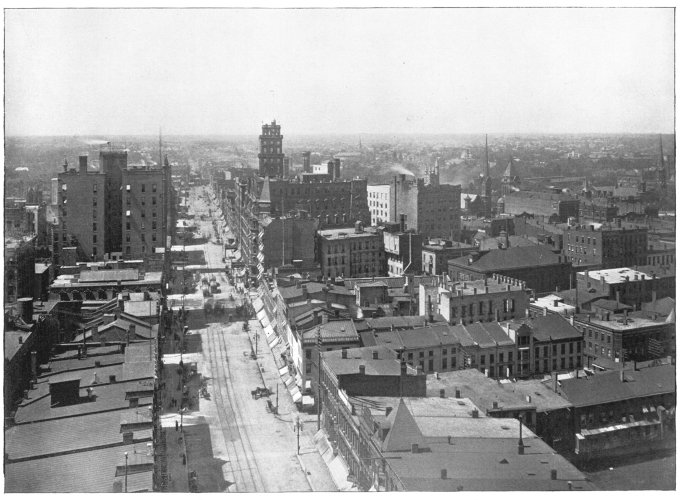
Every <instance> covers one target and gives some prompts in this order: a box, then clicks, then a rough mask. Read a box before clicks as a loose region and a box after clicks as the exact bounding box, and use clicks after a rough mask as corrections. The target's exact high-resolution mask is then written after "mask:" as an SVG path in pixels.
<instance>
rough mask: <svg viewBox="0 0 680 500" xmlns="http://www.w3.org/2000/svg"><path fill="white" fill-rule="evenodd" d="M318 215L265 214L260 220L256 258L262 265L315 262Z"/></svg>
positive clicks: (296, 265) (306, 264)
mask: <svg viewBox="0 0 680 500" xmlns="http://www.w3.org/2000/svg"><path fill="white" fill-rule="evenodd" d="M318 225H319V221H318V220H317V219H308V218H300V217H277V218H275V219H272V218H271V217H268V216H265V217H263V218H261V219H260V220H259V228H260V237H259V242H260V248H258V250H259V251H258V261H259V263H260V264H261V266H262V267H263V268H264V269H271V268H273V267H276V268H281V267H284V266H294V267H297V268H301V267H304V268H307V267H309V266H313V265H314V260H315V259H314V257H315V253H314V237H315V235H316V230H317V228H318Z"/></svg>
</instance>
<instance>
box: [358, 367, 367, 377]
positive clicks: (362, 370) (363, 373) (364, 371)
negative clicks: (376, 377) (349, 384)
mask: <svg viewBox="0 0 680 500" xmlns="http://www.w3.org/2000/svg"><path fill="white" fill-rule="evenodd" d="M359 375H366V365H359Z"/></svg>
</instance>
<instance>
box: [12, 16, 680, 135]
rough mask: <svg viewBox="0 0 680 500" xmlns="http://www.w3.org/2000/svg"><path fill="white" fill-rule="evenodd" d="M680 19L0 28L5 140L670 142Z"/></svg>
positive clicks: (188, 21) (181, 19)
mask: <svg viewBox="0 0 680 500" xmlns="http://www.w3.org/2000/svg"><path fill="white" fill-rule="evenodd" d="M673 16H674V13H673V10H672V9H670V8H656V9H651V8H650V9H644V8H643V9H559V8H548V9H476V8H475V9H460V8H455V9H420V8H416V9H284V10H275V9H190V10H189V9H56V10H55V9H51V10H40V9H26V10H23V9H22V10H17V9H15V10H5V133H6V135H92V134H100V135H107V134H108V135H137V134H157V133H158V130H159V127H162V129H163V134H164V135H165V134H168V135H175V134H177V135H179V134H197V135H201V134H218V135H231V134H248V135H250V134H253V133H256V132H257V131H259V128H260V126H261V124H262V123H264V122H269V121H271V120H272V119H276V120H277V122H279V123H281V124H282V132H283V134H284V135H286V134H354V133H374V134H375V133H390V134H416V133H417V134H456V133H484V132H486V133H671V132H673V130H674V120H675V115H674V17H673Z"/></svg>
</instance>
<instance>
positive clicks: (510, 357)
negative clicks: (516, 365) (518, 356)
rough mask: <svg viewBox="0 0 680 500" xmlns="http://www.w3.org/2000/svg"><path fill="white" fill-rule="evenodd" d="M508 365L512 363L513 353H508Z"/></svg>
mask: <svg viewBox="0 0 680 500" xmlns="http://www.w3.org/2000/svg"><path fill="white" fill-rule="evenodd" d="M508 363H512V351H510V352H508Z"/></svg>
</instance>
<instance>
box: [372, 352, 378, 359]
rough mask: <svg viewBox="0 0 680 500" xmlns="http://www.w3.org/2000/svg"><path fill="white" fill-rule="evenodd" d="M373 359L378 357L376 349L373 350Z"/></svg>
mask: <svg viewBox="0 0 680 500" xmlns="http://www.w3.org/2000/svg"><path fill="white" fill-rule="evenodd" d="M373 359H378V351H373Z"/></svg>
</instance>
